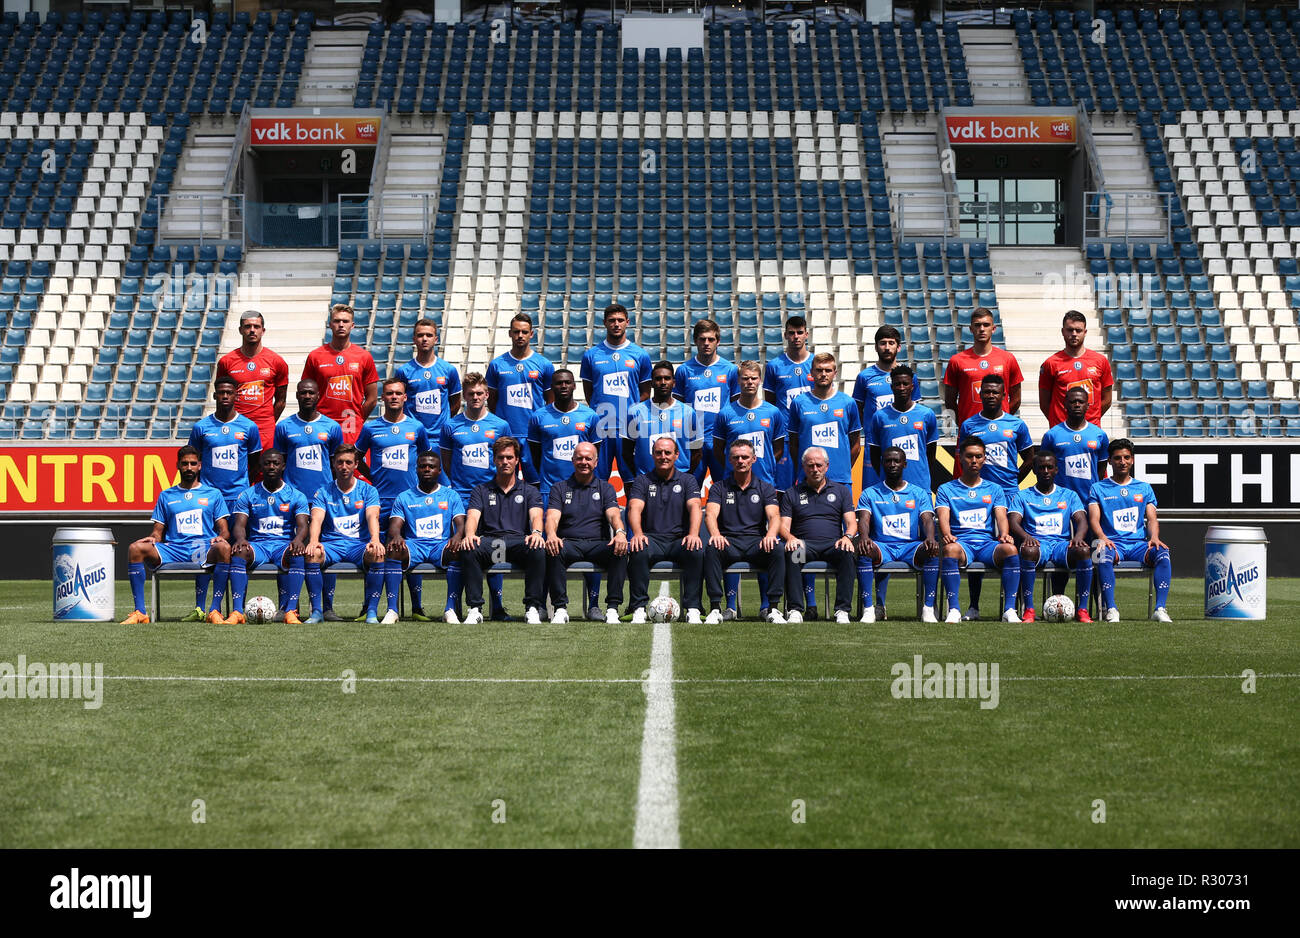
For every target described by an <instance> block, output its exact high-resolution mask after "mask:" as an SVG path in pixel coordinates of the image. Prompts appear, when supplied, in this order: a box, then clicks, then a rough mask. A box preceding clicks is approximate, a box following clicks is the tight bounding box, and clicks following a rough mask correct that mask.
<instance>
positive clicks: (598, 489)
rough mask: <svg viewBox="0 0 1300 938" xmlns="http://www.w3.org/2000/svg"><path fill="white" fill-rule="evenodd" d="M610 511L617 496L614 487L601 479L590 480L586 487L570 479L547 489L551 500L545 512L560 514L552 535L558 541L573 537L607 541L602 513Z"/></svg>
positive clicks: (606, 523)
mask: <svg viewBox="0 0 1300 938" xmlns="http://www.w3.org/2000/svg"><path fill="white" fill-rule="evenodd" d="M611 507H614V508H617V507H618V493H617V492H615V491H614V486H612V485H610V484H609V482H607V481H606V480H604V479H601V478H597V477H596V476H592V478H591V481H590V482H588V483H587V484H586V485H583V484H582V483H580V482H579V481H578V480H577V478H575V477H574V476H569V477H568V478H567V479H565V480H563V481H562V482H556V483H555V484H554V485H552V486H551V498H550V501H549V502H548V503H547V505H546V510H547V511H550V510H551V509H552V508H554V509H555V510H556V511H558V512H559V513H560V526H559V527H558V528H557V529H556V533H557V534H559V536H560V537H576V538H578V539H579V540H584V539H585V540H595V539H596V538H602V539H603V540H606V541H607V540H609V538H610V536H611V533H612V532H610V531H609V523H608V522H607V521H606V520H605V512H606V511H608V510H609V509H610V508H611Z"/></svg>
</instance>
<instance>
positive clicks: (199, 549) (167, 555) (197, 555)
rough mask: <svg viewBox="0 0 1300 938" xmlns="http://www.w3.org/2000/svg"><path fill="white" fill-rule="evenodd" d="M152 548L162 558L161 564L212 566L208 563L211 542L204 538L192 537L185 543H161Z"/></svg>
mask: <svg viewBox="0 0 1300 938" xmlns="http://www.w3.org/2000/svg"><path fill="white" fill-rule="evenodd" d="M153 546H154V547H156V548H157V549H158V556H159V557H161V558H162V562H163V563H201V564H203V566H205V567H210V566H212V564H210V563H208V551H209V550H211V542H210V541H209V540H208V539H207V538H206V537H194V538H190V539H189V540H185V541H163V542H162V543H161V544H154V545H153Z"/></svg>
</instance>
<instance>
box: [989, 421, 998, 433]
mask: <svg viewBox="0 0 1300 938" xmlns="http://www.w3.org/2000/svg"><path fill="white" fill-rule="evenodd" d="M997 430H998V425H997V424H996V423H991V424H989V433H996V432H997Z"/></svg>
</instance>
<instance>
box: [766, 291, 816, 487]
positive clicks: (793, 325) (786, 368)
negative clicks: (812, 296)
mask: <svg viewBox="0 0 1300 938" xmlns="http://www.w3.org/2000/svg"><path fill="white" fill-rule="evenodd" d="M784 336H785V350H784V351H783V352H782V353H781V354H780V355H778V356H777V357H776V358H773V359H770V360H769V361H768V363H767V366H766V367H765V368H764V369H763V399H764V400H766V401H767V402H768V403H769V404H774V405H775V406H776V408H777V410H779V411H781V416H782V417H784V418H785V423H786V426H787V427H789V425H790V402H791V401H793V400H794V399H795V398H796V397H798V396H799V395H800V394H805V393H807V392H808V391H810V390H812V362H811V361H809V359H810V358H811V357H812V353H811V352H809V351H808V321H807V320H806V319H804V318H803V317H802V316H791V317H790V318H789V319H787V320H786V321H785V332H784ZM798 459H799V454H798V453H791V452H786V453H785V454H784V455H783V456H782V457H781V458H779V459H777V461H776V476H775V478H774V479H773V482H772V484H773V485H775V486H776V489H777V491H778V492H784V491H785V490H786V489H788V488H789V487H790V486H791V485H793V484H794V477H795V462H797V461H798Z"/></svg>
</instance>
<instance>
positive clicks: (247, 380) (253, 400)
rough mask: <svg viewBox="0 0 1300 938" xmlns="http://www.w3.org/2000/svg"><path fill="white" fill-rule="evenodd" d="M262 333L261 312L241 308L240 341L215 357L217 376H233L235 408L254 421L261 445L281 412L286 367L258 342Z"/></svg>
mask: <svg viewBox="0 0 1300 938" xmlns="http://www.w3.org/2000/svg"><path fill="white" fill-rule="evenodd" d="M265 334H266V320H264V319H263V318H262V314H261V313H260V312H258V311H257V310H255V309H246V310H244V311H243V312H242V313H240V314H239V335H240V337H241V338H243V340H244V341H243V344H242V345H240V347H239V348H237V349H234V350H233V351H230V352H227V353H226V354H225V355H223V356H221V358H220V359H218V360H217V377H221V376H222V375H229V376H230V377H232V378H234V379H235V381H236V383H237V385H238V386H237V388H236V391H235V410H236V411H238V412H239V413H240V414H242V415H243V416H245V417H247V418H248V419H249V420H251V421H253V423H255V424H257V432H258V433H259V434H260V435H261V437H262V444H263V445H267V444H270V443H271V441H272V440H274V439H275V424H276V421H278V420H279V419H280V414H281V413H283V412H284V401H285V397H286V395H287V394H288V391H289V366H288V365H286V364H285V361H284V359H283V358H281V357H280V356H279V355H277V354H276V353H275V352H273V351H271V350H270V349H269V348H266V347H265V346H263V345H262V337H263V336H264V335H265Z"/></svg>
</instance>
